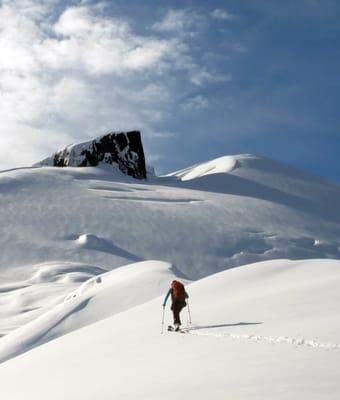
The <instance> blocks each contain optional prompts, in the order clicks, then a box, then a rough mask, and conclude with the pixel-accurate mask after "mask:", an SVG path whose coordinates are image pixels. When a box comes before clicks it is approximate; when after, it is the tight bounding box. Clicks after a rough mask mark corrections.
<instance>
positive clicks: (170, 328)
mask: <svg viewBox="0 0 340 400" xmlns="http://www.w3.org/2000/svg"><path fill="white" fill-rule="evenodd" d="M168 331H169V332H179V333H185V331H184V330H183V329H178V330H176V329H175V328H174V327H173V326H171V325H169V326H168Z"/></svg>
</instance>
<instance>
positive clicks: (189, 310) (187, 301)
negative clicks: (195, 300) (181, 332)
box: [187, 299, 191, 325]
mask: <svg viewBox="0 0 340 400" xmlns="http://www.w3.org/2000/svg"><path fill="white" fill-rule="evenodd" d="M187 305H188V314H189V324H190V325H191V313H190V306H189V300H188V299H187Z"/></svg>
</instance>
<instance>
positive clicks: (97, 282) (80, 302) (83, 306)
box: [0, 261, 178, 362]
mask: <svg viewBox="0 0 340 400" xmlns="http://www.w3.org/2000/svg"><path fill="white" fill-rule="evenodd" d="M79 268H80V267H79V266H78V269H79ZM83 269H85V268H84V267H83ZM88 269H89V270H90V271H91V272H92V271H93V270H94V268H93V267H92V268H91V269H90V268H88ZM64 270H66V267H64ZM50 271H51V268H50V270H49V272H50ZM44 272H45V271H44ZM53 272H54V271H53ZM95 272H97V273H98V269H96V270H95ZM39 275H42V274H41V271H39ZM45 275H46V274H45ZM175 278H178V277H177V275H176V274H175V271H174V268H173V267H172V266H171V265H170V264H168V263H165V262H161V261H158V262H157V261H144V262H139V263H135V264H130V265H127V266H124V267H121V268H117V269H115V270H113V271H110V272H106V273H103V274H99V275H97V276H94V277H93V278H90V279H88V280H86V281H85V282H84V283H83V284H82V285H80V286H79V287H78V288H77V289H75V290H74V291H73V292H70V293H69V294H68V296H66V298H65V299H63V300H61V301H59V303H57V304H55V305H54V307H50V310H48V311H45V312H44V313H43V312H41V311H40V313H39V314H40V315H39V317H35V318H34V319H33V320H32V321H31V322H29V323H26V324H24V325H23V326H22V327H21V328H20V329H16V330H14V331H13V332H12V333H11V334H9V335H7V336H5V337H4V338H3V339H2V340H1V341H0V362H3V361H5V360H7V359H9V358H11V357H14V356H16V355H18V354H20V353H22V352H25V351H27V350H28V349H30V348H32V347H36V346H39V345H41V344H42V343H44V342H47V341H49V340H52V339H54V338H55V337H58V336H61V335H64V334H66V333H68V332H71V331H73V330H75V329H79V328H81V327H83V326H85V325H89V324H91V323H93V322H96V321H98V320H101V319H104V318H106V317H108V316H111V315H114V314H116V313H119V312H122V311H124V310H126V309H129V308H131V307H133V306H136V305H139V304H142V303H144V302H146V301H148V300H150V299H152V298H154V297H157V296H158V295H160V294H161V293H163V292H165V291H166V290H167V289H168V287H169V282H171V281H172V280H173V279H175ZM58 281H59V282H60V278H59V279H58ZM34 289H35V287H34V285H32V287H31V297H34V296H33V294H32V292H33V291H34ZM53 289H54V288H53V287H52V288H50V290H49V292H48V295H49V296H50V297H52V296H53V294H54V291H53ZM39 294H40V293H39V291H38V290H36V296H35V298H36V299H39ZM46 307H47V306H46ZM46 307H45V310H46Z"/></svg>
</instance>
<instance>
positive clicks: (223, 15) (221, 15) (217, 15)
mask: <svg viewBox="0 0 340 400" xmlns="http://www.w3.org/2000/svg"><path fill="white" fill-rule="evenodd" d="M210 16H211V18H213V19H219V20H225V21H227V20H229V21H233V20H235V19H237V16H236V15H235V14H231V13H229V12H228V11H226V10H224V9H223V8H215V9H214V10H213V11H212V12H211V13H210Z"/></svg>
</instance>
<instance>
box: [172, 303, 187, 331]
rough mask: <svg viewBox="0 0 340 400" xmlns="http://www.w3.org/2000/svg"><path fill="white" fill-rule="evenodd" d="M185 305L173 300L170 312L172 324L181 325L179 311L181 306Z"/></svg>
mask: <svg viewBox="0 0 340 400" xmlns="http://www.w3.org/2000/svg"><path fill="white" fill-rule="evenodd" d="M184 306H185V303H184V304H183V302H179V301H174V302H173V304H172V307H171V309H172V312H173V314H174V325H175V326H176V325H177V326H179V325H181V318H180V312H181V311H182V309H183V307H184Z"/></svg>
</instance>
